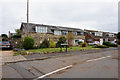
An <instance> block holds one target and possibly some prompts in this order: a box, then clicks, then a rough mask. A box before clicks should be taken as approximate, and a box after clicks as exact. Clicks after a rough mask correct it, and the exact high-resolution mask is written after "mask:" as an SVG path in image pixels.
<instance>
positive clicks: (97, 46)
mask: <svg viewBox="0 0 120 80" xmlns="http://www.w3.org/2000/svg"><path fill="white" fill-rule="evenodd" d="M93 48H108V46H105V45H95V46H93Z"/></svg>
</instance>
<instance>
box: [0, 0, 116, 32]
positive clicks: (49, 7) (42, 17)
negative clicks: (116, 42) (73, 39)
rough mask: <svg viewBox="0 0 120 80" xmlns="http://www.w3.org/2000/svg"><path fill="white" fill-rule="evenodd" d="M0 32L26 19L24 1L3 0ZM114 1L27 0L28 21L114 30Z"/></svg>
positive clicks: (15, 26) (12, 27) (16, 25)
mask: <svg viewBox="0 0 120 80" xmlns="http://www.w3.org/2000/svg"><path fill="white" fill-rule="evenodd" d="M2 14H3V15H2V24H3V25H2V26H3V30H2V32H0V33H8V31H14V29H17V28H20V24H21V22H22V21H23V22H26V0H19V1H16V0H10V1H8V0H4V2H3V9H2ZM117 14H118V12H117V2H113V0H110V2H105V1H101V2H100V0H99V2H97V1H96V0H92V2H89V1H88V0H85V1H83V0H69V1H67V0H66V1H62V0H60V1H59V0H57V1H56V0H51V1H48V0H44V1H43V0H30V22H34V23H41V24H50V25H59V26H68V27H76V28H82V29H84V28H86V29H96V30H103V31H110V32H117V30H118V29H117V28H118V26H117V24H118V22H117V17H118V16H117Z"/></svg>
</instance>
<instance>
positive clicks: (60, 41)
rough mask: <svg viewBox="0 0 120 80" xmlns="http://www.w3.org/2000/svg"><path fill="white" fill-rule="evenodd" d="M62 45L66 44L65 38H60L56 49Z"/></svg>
mask: <svg viewBox="0 0 120 80" xmlns="http://www.w3.org/2000/svg"><path fill="white" fill-rule="evenodd" d="M62 43H66V38H65V37H60V38H59V41H58V42H57V44H56V47H61V44H62Z"/></svg>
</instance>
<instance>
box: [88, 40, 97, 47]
mask: <svg viewBox="0 0 120 80" xmlns="http://www.w3.org/2000/svg"><path fill="white" fill-rule="evenodd" d="M98 44H99V42H96V41H93V42H89V43H88V45H90V46H92V45H98Z"/></svg>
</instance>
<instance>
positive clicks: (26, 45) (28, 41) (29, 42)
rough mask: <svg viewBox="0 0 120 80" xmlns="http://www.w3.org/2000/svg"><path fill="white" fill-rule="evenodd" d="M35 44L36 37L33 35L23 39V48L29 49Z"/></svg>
mask: <svg viewBox="0 0 120 80" xmlns="http://www.w3.org/2000/svg"><path fill="white" fill-rule="evenodd" d="M33 46H34V39H33V38H32V37H25V38H24V41H23V48H24V49H26V50H28V49H32V48H33Z"/></svg>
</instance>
